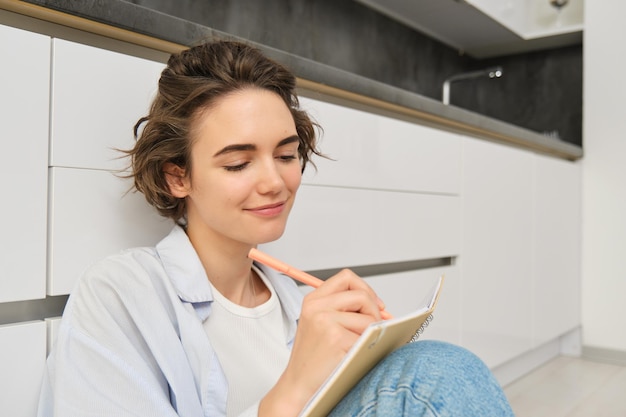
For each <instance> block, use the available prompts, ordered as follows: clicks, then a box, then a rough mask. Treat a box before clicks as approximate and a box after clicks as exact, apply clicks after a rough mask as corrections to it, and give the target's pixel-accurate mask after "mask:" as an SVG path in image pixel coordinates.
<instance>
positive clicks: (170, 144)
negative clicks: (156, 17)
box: [126, 40, 320, 222]
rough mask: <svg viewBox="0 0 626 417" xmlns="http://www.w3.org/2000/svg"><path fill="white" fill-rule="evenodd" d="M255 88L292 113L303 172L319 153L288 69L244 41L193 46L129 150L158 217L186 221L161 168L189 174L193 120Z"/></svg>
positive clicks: (176, 64) (166, 80)
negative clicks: (172, 167) (219, 102)
mask: <svg viewBox="0 0 626 417" xmlns="http://www.w3.org/2000/svg"><path fill="white" fill-rule="evenodd" d="M251 87H252V88H262V89H266V90H269V91H273V92H275V93H276V94H278V95H279V96H280V97H281V98H282V99H283V101H284V102H285V104H286V105H287V107H288V108H289V110H290V111H291V114H292V116H293V119H294V122H295V125H296V131H297V133H298V136H299V138H300V146H299V148H298V153H299V158H300V161H301V164H302V170H303V171H304V168H305V167H306V165H307V164H308V163H309V162H311V161H310V158H311V156H312V154H317V155H320V152H319V151H318V150H317V137H316V131H315V129H316V127H317V124H316V123H314V122H313V121H312V120H311V119H310V117H309V116H308V114H307V113H306V112H305V111H303V110H301V109H300V108H299V102H298V97H297V95H296V93H295V87H296V78H295V76H294V75H293V74H292V73H291V72H290V71H288V70H287V69H286V68H285V67H283V66H282V65H280V64H279V63H277V62H275V61H273V60H271V59H269V58H268V57H266V56H265V55H263V54H262V53H261V51H259V50H258V49H257V48H254V47H252V46H250V45H247V44H245V43H242V42H237V41H229V40H220V41H212V42H208V43H204V44H202V45H199V46H195V47H192V48H190V49H187V50H184V51H182V52H180V53H178V54H174V55H172V56H171V57H170V58H169V60H168V62H167V67H166V68H165V69H164V70H163V72H162V73H161V78H160V80H159V89H158V92H157V95H156V97H155V99H154V101H153V102H152V106H151V108H150V112H149V114H148V115H147V116H145V117H142V118H141V119H139V121H138V122H137V124H136V125H135V129H134V132H135V138H136V139H137V142H136V144H135V146H134V148H133V149H131V150H128V151H126V153H127V154H128V156H130V159H131V161H130V166H131V174H130V175H129V177H131V178H133V180H134V188H136V189H137V190H138V191H140V192H142V193H143V194H144V196H145V197H146V200H147V201H148V203H150V204H151V205H152V206H154V207H155V208H156V209H157V210H158V212H159V214H161V215H162V216H165V217H169V218H171V219H173V220H174V221H175V222H180V221H181V220H182V219H184V216H185V211H186V207H185V200H184V199H181V198H177V197H174V196H173V195H172V194H171V193H170V190H169V187H168V183H167V180H166V178H165V173H164V172H163V167H164V165H165V164H166V163H168V162H170V163H174V164H176V165H178V166H180V167H181V168H184V169H185V172H186V175H190V172H191V168H192V167H191V158H190V155H191V146H192V141H191V137H190V132H191V127H192V126H191V124H192V122H193V119H194V116H196V115H197V114H198V113H199V112H200V111H201V110H203V109H205V108H206V107H208V106H211V105H212V104H213V103H215V102H216V100H218V99H219V98H221V97H224V96H225V95H227V94H230V93H232V92H234V91H238V90H241V89H245V88H251ZM144 123H145V125H144V128H143V130H142V131H141V134H138V132H139V129H140V126H141V125H143V124H144Z"/></svg>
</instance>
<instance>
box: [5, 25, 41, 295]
mask: <svg viewBox="0 0 626 417" xmlns="http://www.w3.org/2000/svg"><path fill="white" fill-rule="evenodd" d="M0 56H2V60H3V62H5V63H6V64H3V65H2V66H0V113H1V115H2V116H1V120H2V122H1V124H2V155H3V158H2V164H0V177H1V178H2V179H3V190H2V194H3V197H2V204H0V217H1V218H2V219H3V220H4V222H3V223H4V224H3V226H2V234H1V236H2V237H0V302H7V301H19V300H28V299H34V298H42V297H44V296H45V290H46V289H45V279H44V277H45V274H46V205H47V197H46V195H47V192H46V189H47V176H48V173H47V160H48V93H49V80H50V38H49V37H47V36H43V35H39V34H34V33H30V32H26V31H23V30H18V29H14V28H10V27H6V26H0Z"/></svg>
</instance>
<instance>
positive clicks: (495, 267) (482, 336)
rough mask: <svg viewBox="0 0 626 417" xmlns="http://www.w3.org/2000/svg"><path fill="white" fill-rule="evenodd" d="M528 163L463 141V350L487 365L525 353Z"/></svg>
mask: <svg viewBox="0 0 626 417" xmlns="http://www.w3.org/2000/svg"><path fill="white" fill-rule="evenodd" d="M533 156H534V155H533V154H532V153H530V152H527V151H523V150H519V149H515V148H511V147H507V146H503V145H498V144H495V143H490V142H486V141H480V140H474V139H469V138H468V139H467V140H466V141H465V154H464V158H465V159H464V173H463V174H464V175H463V178H464V182H463V194H462V201H463V203H462V204H463V226H462V227H463V233H462V234H463V243H462V249H461V256H460V257H459V265H460V268H461V273H462V276H461V281H462V295H461V303H462V317H463V345H465V346H466V347H468V348H469V349H470V350H472V351H474V352H476V353H477V354H478V355H479V356H480V357H481V358H482V359H483V360H485V362H486V363H487V364H488V365H489V366H497V365H499V364H501V363H503V362H505V361H507V360H509V359H511V358H513V357H515V356H517V355H519V354H521V353H523V352H525V351H527V350H529V349H530V347H531V322H532V304H531V287H532V255H533V254H532V242H533V222H532V218H533V205H532V198H533V189H532V186H533V172H532V169H533Z"/></svg>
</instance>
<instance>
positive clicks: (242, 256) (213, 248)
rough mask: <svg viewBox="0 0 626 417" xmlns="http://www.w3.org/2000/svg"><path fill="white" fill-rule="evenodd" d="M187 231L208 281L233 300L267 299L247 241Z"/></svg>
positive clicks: (247, 303) (252, 303) (248, 303)
mask: <svg viewBox="0 0 626 417" xmlns="http://www.w3.org/2000/svg"><path fill="white" fill-rule="evenodd" d="M187 235H188V236H189V240H190V241H191V244H192V245H193V247H194V249H195V250H196V253H197V254H198V257H199V258H200V262H201V263H202V266H203V267H204V270H205V272H206V275H207V278H208V279H209V281H211V284H213V286H214V287H215V288H216V289H217V290H218V291H219V292H220V293H221V294H222V295H223V296H224V297H226V298H228V299H229V300H230V301H232V302H233V303H236V304H239V305H242V306H245V307H255V306H257V305H259V304H262V303H263V302H265V301H267V299H269V295H270V292H269V289H268V288H267V287H265V284H264V283H263V280H261V278H259V277H258V276H257V274H256V273H255V272H254V271H253V270H252V259H250V258H248V252H249V251H250V249H251V248H252V246H251V245H247V244H242V243H240V242H232V241H231V242H223V241H216V239H214V238H212V236H211V235H210V234H204V233H199V232H198V229H191V230H190V229H188V230H187Z"/></svg>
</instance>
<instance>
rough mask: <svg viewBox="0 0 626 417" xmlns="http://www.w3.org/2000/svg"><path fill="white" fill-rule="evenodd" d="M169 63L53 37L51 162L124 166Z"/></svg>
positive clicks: (99, 166)
mask: <svg viewBox="0 0 626 417" xmlns="http://www.w3.org/2000/svg"><path fill="white" fill-rule="evenodd" d="M163 67H164V65H163V64H160V63H157V62H154V61H149V60H145V59H141V58H137V57H133V56H129V55H124V54H120V53H117V52H112V51H107V50H104V49H99V48H95V47H92V46H87V45H82V44H78V43H74V42H69V41H65V40H62V39H54V43H53V72H52V97H51V103H52V124H51V133H50V137H51V142H50V165H51V166H62V167H74V168H93V169H122V168H124V167H126V162H127V161H126V160H125V159H119V157H120V156H121V153H119V152H118V151H116V149H129V148H131V147H132V146H133V144H134V137H133V126H134V125H135V123H136V122H137V120H138V119H139V118H140V117H143V116H145V115H146V114H147V112H148V109H149V106H150V102H151V100H152V98H153V96H154V94H155V93H156V91H157V82H158V79H159V75H160V72H161V71H162V69H163Z"/></svg>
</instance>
